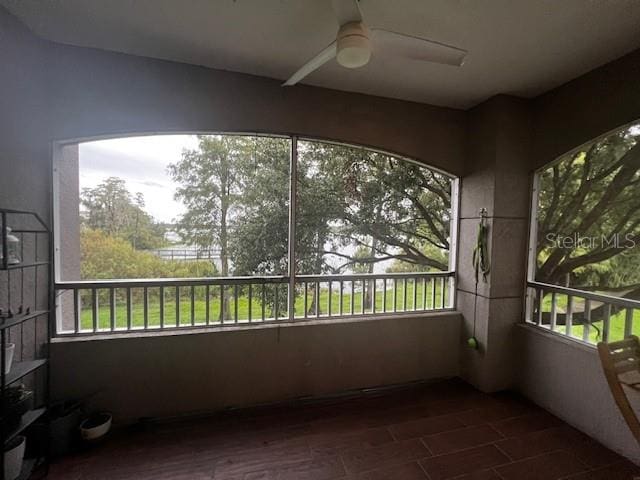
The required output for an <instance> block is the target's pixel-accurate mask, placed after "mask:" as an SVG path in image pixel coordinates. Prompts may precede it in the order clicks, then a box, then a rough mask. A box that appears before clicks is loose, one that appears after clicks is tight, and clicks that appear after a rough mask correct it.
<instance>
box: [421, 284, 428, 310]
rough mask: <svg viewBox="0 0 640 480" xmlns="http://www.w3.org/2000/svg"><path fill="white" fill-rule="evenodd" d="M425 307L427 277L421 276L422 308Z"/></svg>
mask: <svg viewBox="0 0 640 480" xmlns="http://www.w3.org/2000/svg"><path fill="white" fill-rule="evenodd" d="M426 309H427V277H422V310H426Z"/></svg>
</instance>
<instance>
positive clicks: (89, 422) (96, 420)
mask: <svg viewBox="0 0 640 480" xmlns="http://www.w3.org/2000/svg"><path fill="white" fill-rule="evenodd" d="M111 420H112V416H111V414H110V413H96V414H94V415H91V416H90V417H89V418H87V419H86V420H85V421H83V422H82V423H81V424H80V436H82V439H83V440H85V441H88V442H95V441H96V440H99V439H101V438H102V437H104V436H105V435H106V434H107V432H109V430H110V429H111Z"/></svg>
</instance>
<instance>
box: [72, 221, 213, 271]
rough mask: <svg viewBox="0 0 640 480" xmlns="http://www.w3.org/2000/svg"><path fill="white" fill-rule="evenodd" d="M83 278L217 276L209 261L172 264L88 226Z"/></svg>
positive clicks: (82, 244)
mask: <svg viewBox="0 0 640 480" xmlns="http://www.w3.org/2000/svg"><path fill="white" fill-rule="evenodd" d="M80 252H81V263H80V264H81V278H82V279H83V280H96V279H113V278H190V277H210V276H216V274H217V272H216V269H215V266H214V265H213V264H212V263H211V262H208V261H190V262H181V261H172V260H163V259H162V258H160V257H158V256H156V255H154V254H152V253H149V252H144V251H140V250H136V249H135V248H133V246H132V245H131V244H130V243H129V242H128V241H127V240H125V239H123V238H120V237H116V236H113V235H109V234H108V233H107V232H105V231H103V230H94V229H90V228H87V227H84V228H82V230H81V232H80Z"/></svg>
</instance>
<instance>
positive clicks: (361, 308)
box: [360, 280, 367, 315]
mask: <svg viewBox="0 0 640 480" xmlns="http://www.w3.org/2000/svg"><path fill="white" fill-rule="evenodd" d="M366 291H367V281H366V280H362V295H361V298H362V302H361V303H362V305H360V313H361V314H362V315H364V312H365V305H366V302H365V292H366Z"/></svg>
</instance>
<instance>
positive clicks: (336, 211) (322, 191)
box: [299, 142, 451, 271]
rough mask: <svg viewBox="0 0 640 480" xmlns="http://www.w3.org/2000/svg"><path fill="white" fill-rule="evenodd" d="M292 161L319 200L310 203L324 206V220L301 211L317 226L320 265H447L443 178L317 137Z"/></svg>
mask: <svg viewBox="0 0 640 480" xmlns="http://www.w3.org/2000/svg"><path fill="white" fill-rule="evenodd" d="M300 158H301V159H302V165H301V167H299V170H301V169H302V167H304V166H305V163H306V164H308V165H307V166H306V168H304V170H306V171H309V172H312V177H313V178H314V179H315V181H314V182H309V190H310V191H311V193H310V195H317V196H319V197H321V198H320V199H317V200H315V204H316V205H317V204H319V203H320V204H322V205H323V207H324V209H327V210H328V219H326V218H316V214H315V212H313V207H311V208H310V211H311V212H312V213H311V214H308V213H307V211H303V218H304V219H305V220H307V217H311V218H313V219H315V220H317V223H324V224H325V231H324V233H326V236H325V238H324V239H323V240H325V241H324V244H325V245H326V244H327V243H328V244H329V248H324V249H323V252H322V253H323V254H324V255H325V256H326V257H327V259H326V260H325V264H327V265H332V266H333V269H334V270H337V271H342V270H345V269H349V268H352V267H353V265H354V264H355V263H358V264H360V265H362V264H366V263H369V264H371V265H373V264H375V263H379V262H383V261H388V260H398V261H401V262H406V263H409V264H412V265H414V266H415V267H416V270H422V271H424V270H428V269H435V270H446V269H447V268H448V264H447V262H446V258H445V259H444V260H445V261H443V256H444V257H446V254H447V252H448V250H449V222H450V208H451V180H450V179H449V178H448V177H446V176H444V175H441V174H439V173H437V172H434V171H432V170H430V169H428V168H426V167H422V166H419V165H416V164H413V163H409V162H407V161H406V160H402V159H399V158H396V157H393V156H390V155H387V154H383V153H380V152H375V151H372V150H368V149H364V148H356V147H347V146H342V145H332V144H326V143H321V142H308V143H305V144H304V151H303V153H302V154H301V155H300ZM305 194H306V193H305ZM346 245H355V246H356V247H358V246H359V247H363V248H365V249H368V250H369V252H370V253H369V255H366V256H364V255H361V256H360V257H358V259H357V260H356V259H354V258H353V256H352V254H350V253H345V252H344V251H342V252H341V251H340V250H341V247H345V246H346ZM426 246H430V247H433V248H426ZM342 250H343V249H342ZM433 252H438V254H437V255H432V254H431V253H433ZM361 253H362V250H361ZM329 259H333V261H331V260H329ZM336 259H341V261H340V262H337V261H336ZM370 270H371V271H373V269H370Z"/></svg>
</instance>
